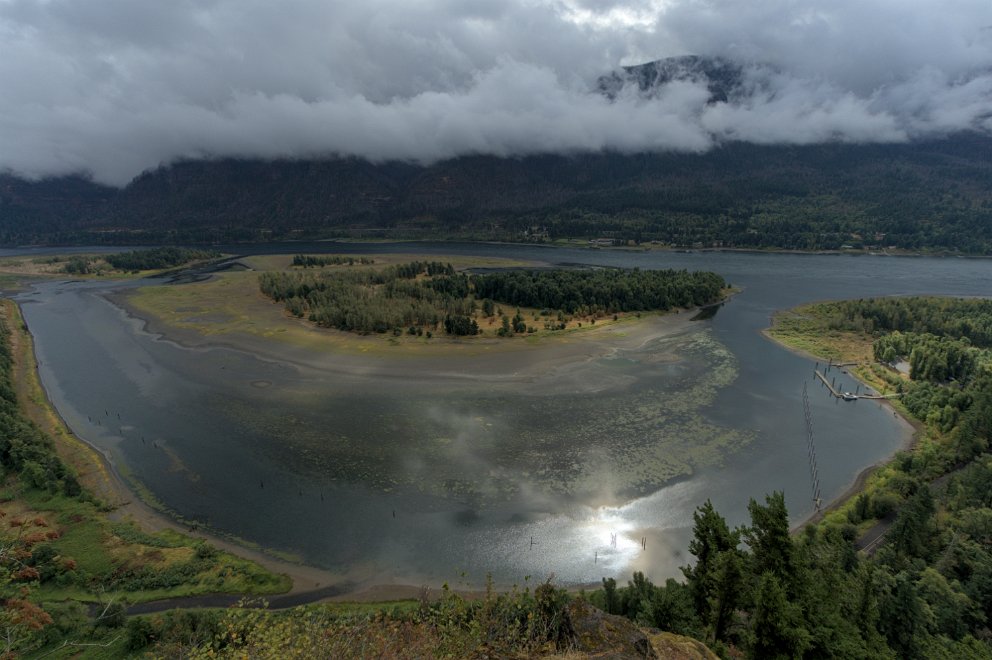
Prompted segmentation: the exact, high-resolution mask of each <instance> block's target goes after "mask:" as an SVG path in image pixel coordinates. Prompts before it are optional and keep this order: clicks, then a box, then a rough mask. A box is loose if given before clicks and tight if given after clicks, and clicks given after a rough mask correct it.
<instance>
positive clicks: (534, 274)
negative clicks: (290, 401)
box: [259, 260, 726, 335]
mask: <svg viewBox="0 0 992 660" xmlns="http://www.w3.org/2000/svg"><path fill="white" fill-rule="evenodd" d="M305 263H307V262H306V261H305V260H304V261H301V264H305ZM259 285H260V287H261V290H262V292H263V293H264V294H265V295H267V296H269V297H271V298H272V299H273V300H276V301H281V302H283V303H284V304H285V306H286V309H287V310H289V311H290V313H292V314H293V315H295V316H298V317H300V318H303V317H306V318H308V319H309V320H311V321H313V322H314V323H317V324H318V325H321V326H325V327H331V328H337V329H339V330H348V331H353V332H362V333H371V332H379V333H382V332H389V331H393V332H394V333H397V334H398V333H400V332H402V331H409V329H411V328H412V329H413V333H411V334H422V332H423V331H424V330H430V331H436V330H439V329H442V328H443V329H444V331H445V332H447V333H448V334H450V335H474V334H476V333H477V332H478V331H479V324H478V321H477V320H476V319H475V316H476V313H477V311H479V307H480V305H481V312H482V314H483V316H485V317H492V316H493V314H494V311H495V309H494V302H495V303H501V304H506V305H511V306H514V307H531V308H537V309H541V310H543V312H542V313H543V314H544V315H545V316H548V317H551V316H555V315H556V314H557V315H559V316H560V314H561V313H565V314H572V315H574V314H579V315H591V316H597V315H603V314H616V313H619V312H631V311H654V310H661V311H664V310H669V309H672V308H673V307H691V306H697V305H705V304H708V303H713V302H716V301H718V300H719V299H720V296H721V295H722V294H723V292H724V289H725V288H726V283H725V282H724V280H723V278H721V277H720V276H719V275H716V274H714V273H708V272H694V273H690V272H687V271H675V270H645V271H642V270H619V269H597V270H553V271H546V270H529V271H513V272H501V273H490V274H485V275H468V274H465V273H456V272H455V270H454V268H452V267H451V265H450V264H440V263H436V262H412V263H409V264H402V265H397V266H390V267H387V268H382V269H372V268H362V269H344V270H334V271H317V272H269V273H263V274H262V275H260V276H259ZM518 316H519V315H518ZM560 320H561V319H560V318H559V321H560ZM546 326H547V327H549V328H552V327H554V326H553V325H552V324H550V323H548V324H546ZM561 327H563V326H561ZM418 329H419V332H418ZM528 331H531V330H530V328H529V327H528V326H527V324H526V323H525V322H524V321H523V319H522V318H515V319H513V321H512V322H511V321H510V318H509V317H504V324H503V327H502V328H501V332H499V334H500V335H509V334H514V333H521V332H528Z"/></svg>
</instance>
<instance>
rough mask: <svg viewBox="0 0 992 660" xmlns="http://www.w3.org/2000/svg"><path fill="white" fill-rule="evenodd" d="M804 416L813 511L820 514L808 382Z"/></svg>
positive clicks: (804, 385) (804, 387) (818, 479)
mask: <svg viewBox="0 0 992 660" xmlns="http://www.w3.org/2000/svg"><path fill="white" fill-rule="evenodd" d="M803 415H804V416H805V417H806V450H807V454H808V456H809V476H810V482H811V484H812V488H813V509H814V510H815V511H816V512H817V513H819V512H820V504H821V502H822V501H823V500H822V499H821V498H820V476H819V474H818V473H817V471H816V446H815V445H814V444H813V415H812V413H810V411H809V395H808V394H807V393H806V382H805V381H803Z"/></svg>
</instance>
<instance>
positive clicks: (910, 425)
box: [761, 310, 923, 533]
mask: <svg viewBox="0 0 992 660" xmlns="http://www.w3.org/2000/svg"><path fill="white" fill-rule="evenodd" d="M780 311H788V310H780ZM772 327H774V317H773V318H772V325H770V326H769V327H767V328H764V329H763V330H761V335H762V336H763V337H764V338H765V339H767V340H768V341H770V342H772V343H773V344H775V345H776V346H779V347H781V348H783V349H785V350H787V351H789V352H790V353H792V354H793V355H798V356H799V357H802V358H805V359H807V360H811V361H814V362H822V361H823V360H824V359H825V358H822V357H819V356H817V355H813V354H812V353H810V352H809V351H806V350H803V349H801V348H796V347H795V346H790V345H789V344H786V343H785V342H782V341H779V340H778V339H776V338H775V337H773V336H772V335H771V333H770V332H769V331H770V330H771V329H772ZM847 373H848V375H849V376H850V377H851V378H853V379H854V380H856V381H857V382H859V383H861V384H862V385H864V386H865V387H873V386H872V385H871V384H869V383H867V382H865V381H864V380H863V379H861V378H860V377H858V375H857V374H855V373H854V370H853V369H852V370H850V371H848V372H847ZM877 402H878V403H879V405H880V406H881V407H882V408H883V409H885V410H888V411H891V412H892V413H893V416H894V417H896V418H897V419H898V421H899V424H900V425H901V426H903V427H904V440H903V442H902V446H901V447H900V448H899V449H897V450H896V452H895V453H893V455H892V456H889V457H888V458H886V459H884V460H881V461H878V462H876V463H874V464H872V465H869V466H868V467H866V468H864V469H863V470H861V472H859V473H858V474H857V476H855V477H854V480H853V481H851V482H850V484H849V485H848V486H847V487H846V488H845V489H844V490H843V491H841V493H840V494H839V495H838V496H837V497H835V498H833V499H831V500H830V501H829V502H828V503H827V504H826V505H825V506H824V507H823V508H822V509H821V510H820V511H817V512H814V513H812V514H810V515H809V516H807V517H806V518H804V519H803V520H801V521H799V522H797V523H796V524H795V525H793V526H792V529H791V530H790V531H791V532H792V533H797V532H799V531H800V530H801V529H803V528H804V527H806V526H808V525H812V524H816V523H818V522H820V521H821V520H823V519H824V517H826V516H827V514H829V513H831V512H833V511H836V510H837V509H839V508H840V507H842V506H844V505H845V504H846V503H847V502H848V501H850V500H851V498H853V497H854V496H856V495H859V494H861V492H862V491H864V489H865V485H866V484H867V483H868V479H869V478H870V477H871V476H872V474H874V473H875V472H876V471H878V470H879V469H881V468H883V467H885V466H886V465H888V464H889V463H891V462H892V459H893V458H895V454H896V453H898V452H899V451H906V450H912V449H914V448H915V447H916V446H917V444H919V441H920V435H921V433H923V426H922V424H920V422H919V421H917V420H915V419H911V418H909V417H906V416H905V415H904V414H903V413H902V412H901V411H900V410H898V409H897V408H896V407H895V406H893V405H892V402H891V401H889V400H888V399H878V400H877Z"/></svg>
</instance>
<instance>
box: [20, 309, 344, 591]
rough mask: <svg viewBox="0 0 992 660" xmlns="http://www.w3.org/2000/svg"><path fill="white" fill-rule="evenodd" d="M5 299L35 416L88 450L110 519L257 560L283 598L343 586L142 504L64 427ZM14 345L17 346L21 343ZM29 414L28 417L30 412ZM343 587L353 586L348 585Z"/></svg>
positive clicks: (98, 454)
mask: <svg viewBox="0 0 992 660" xmlns="http://www.w3.org/2000/svg"><path fill="white" fill-rule="evenodd" d="M7 300H8V301H9V302H8V303H6V304H9V305H11V306H12V307H13V308H14V310H16V311H15V314H16V318H14V319H12V320H14V321H16V322H17V323H18V324H19V327H16V328H12V330H11V334H12V336H13V335H14V334H15V333H16V332H19V331H22V330H23V332H24V333H25V335H26V337H27V342H28V344H29V346H28V347H20V346H18V347H17V348H15V347H14V346H12V347H11V349H12V352H15V351H16V353H20V354H21V355H27V352H28V349H30V354H31V358H29V361H30V363H29V364H27V365H23V366H22V367H21V368H23V369H25V370H32V371H34V374H35V378H36V382H37V384H38V386H39V388H40V390H41V393H42V395H43V401H35V402H34V405H35V406H36V407H37V409H38V410H37V412H39V413H41V414H42V415H50V416H51V419H52V421H53V423H54V424H55V425H56V429H57V431H58V432H57V433H50V432H48V431H47V430H46V432H47V433H48V435H49V436H50V437H52V441H53V442H55V443H56V445H57V446H59V447H60V448H62V449H64V450H69V451H77V450H78V449H80V448H82V449H84V450H85V451H86V452H87V453H88V458H89V459H90V460H92V461H93V462H94V463H96V464H97V465H98V466H99V475H98V476H97V477H96V481H95V482H92V480H90V481H91V483H90V484H87V486H88V488H89V489H90V490H91V491H95V492H93V495H95V496H96V497H98V498H100V499H101V500H103V501H104V503H105V505H106V507H107V508H108V509H110V510H109V511H108V512H107V513H106V515H107V518H108V519H110V520H112V521H129V522H133V523H134V524H136V525H137V526H138V527H139V528H141V529H142V530H144V531H146V532H150V533H154V532H158V531H162V530H165V529H169V530H172V531H175V532H178V533H180V534H182V535H184V536H187V537H189V538H194V539H198V540H202V541H206V542H208V543H210V544H211V545H213V546H215V547H217V548H218V549H220V550H223V551H224V552H228V553H230V554H232V555H236V556H238V557H241V558H243V559H248V560H250V561H253V562H255V563H257V564H259V565H261V566H262V567H264V568H265V569H267V570H269V571H270V572H272V573H276V574H283V575H286V576H287V577H288V578H289V579H290V581H291V582H292V587H291V588H290V590H289V591H287V592H283V593H281V594H278V595H279V596H301V595H304V594H306V593H309V592H313V591H320V590H322V589H323V588H326V587H327V586H330V585H331V584H333V583H335V582H342V577H343V576H339V575H335V574H333V573H330V572H329V571H326V570H324V569H320V568H317V567H313V566H309V565H306V564H301V563H295V562H289V561H285V560H282V559H279V558H276V557H273V556H272V555H269V554H267V553H266V552H264V550H255V549H252V548H249V547H246V546H244V545H241V544H238V543H235V542H233V541H230V540H229V539H226V538H224V537H222V536H219V535H217V534H212V533H210V532H204V531H200V530H191V529H189V528H188V527H187V526H185V525H183V524H182V523H181V522H179V521H178V520H176V519H174V518H173V517H171V516H170V515H168V514H167V513H164V512H161V511H158V510H156V509H155V508H153V507H152V506H150V505H149V504H147V503H146V502H145V501H143V500H142V499H141V498H140V496H139V495H138V494H137V493H136V492H135V491H134V490H132V488H131V487H130V486H129V485H128V484H127V482H126V481H125V479H124V477H123V476H122V475H121V473H120V470H119V469H118V467H117V466H116V465H115V464H114V463H113V461H111V460H110V458H109V457H108V456H107V455H106V454H105V453H104V452H103V451H101V450H100V449H99V448H98V447H96V446H94V445H93V444H91V443H89V442H87V441H86V440H85V439H84V438H81V437H80V436H78V435H76V434H75V433H74V432H73V431H72V429H70V428H69V426H68V424H66V422H65V419H64V418H63V417H62V415H61V413H59V411H58V410H57V409H56V408H55V406H54V405H53V404H52V402H51V398H50V396H49V393H48V390H47V389H46V388H45V385H44V383H43V382H42V381H41V378H40V377H39V375H38V372H37V368H38V364H37V361H36V358H35V357H34V340H33V337H32V336H31V334H30V329H29V328H28V327H27V324H26V322H25V321H24V319H23V316H22V315H21V312H20V306H19V305H18V304H17V303H16V302H15V301H13V300H10V299H9V298H8V299H7ZM14 341H18V342H19V341H20V339H17V340H14ZM19 357H20V356H18V355H16V354H15V356H14V360H15V363H16V362H19ZM25 412H26V414H29V413H27V411H25ZM29 416H30V417H32V418H33V416H32V415H30V414H29ZM74 468H75V466H74ZM344 583H345V584H352V583H350V582H344ZM363 588H364V586H363ZM359 592H360V591H359ZM274 595H276V594H273V596H274Z"/></svg>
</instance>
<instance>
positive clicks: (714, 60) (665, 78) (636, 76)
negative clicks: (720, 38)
mask: <svg viewBox="0 0 992 660" xmlns="http://www.w3.org/2000/svg"><path fill="white" fill-rule="evenodd" d="M671 82H691V83H704V84H705V85H706V87H707V88H708V89H709V91H710V103H716V102H724V103H726V102H727V101H729V100H731V99H732V98H739V97H741V96H743V95H744V94H745V93H746V89H747V88H746V85H745V80H744V67H742V66H741V65H739V64H736V63H734V62H731V61H729V60H726V59H723V58H720V57H700V56H698V55H684V56H681V57H669V58H666V59H663V60H657V61H655V62H648V63H646V64H638V65H635V66H625V67H622V68H621V69H619V70H617V71H614V72H613V73H611V74H610V75H608V76H601V77H600V78H599V80H598V81H597V84H596V88H597V90H598V91H599V92H600V93H602V94H604V95H605V96H606V97H607V98H609V99H611V100H613V99H616V98H617V97H618V96H620V95H621V94H622V93H624V92H625V91H633V92H634V93H636V94H638V95H640V96H644V97H649V98H650V97H653V96H655V95H656V94H657V93H658V91H659V90H660V89H662V88H663V87H664V86H665V85H667V84H669V83H671Z"/></svg>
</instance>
